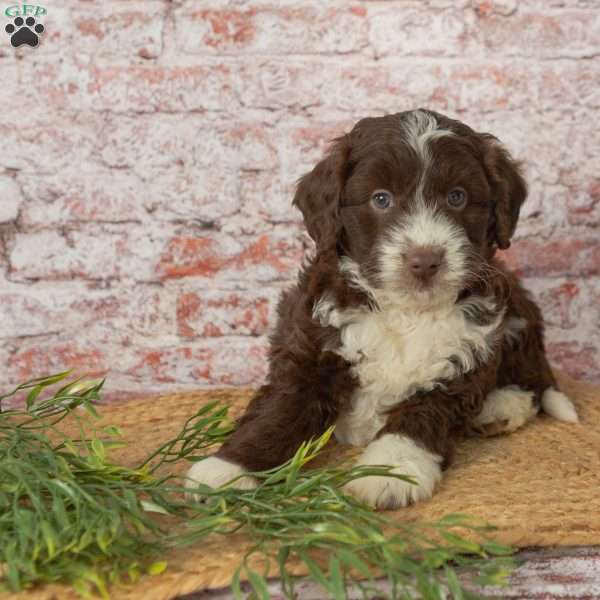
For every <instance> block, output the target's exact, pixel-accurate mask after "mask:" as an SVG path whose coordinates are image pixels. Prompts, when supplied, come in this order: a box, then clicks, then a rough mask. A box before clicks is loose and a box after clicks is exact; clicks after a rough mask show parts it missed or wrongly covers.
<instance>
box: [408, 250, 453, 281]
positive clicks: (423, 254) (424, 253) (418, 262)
mask: <svg viewBox="0 0 600 600" xmlns="http://www.w3.org/2000/svg"><path fill="white" fill-rule="evenodd" d="M445 254H446V253H445V251H444V249H443V248H438V247H430V246H420V247H418V248H414V249H413V250H411V251H410V252H409V253H408V255H407V257H406V262H407V265H408V268H409V270H410V272H411V273H412V275H413V276H414V277H415V278H416V279H418V280H419V281H421V282H422V283H429V282H430V281H431V280H432V279H433V278H434V276H435V275H436V273H437V272H438V271H439V270H440V269H441V268H442V265H443V264H444V259H445Z"/></svg>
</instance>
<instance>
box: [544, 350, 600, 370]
mask: <svg viewBox="0 0 600 600" xmlns="http://www.w3.org/2000/svg"><path fill="white" fill-rule="evenodd" d="M546 348H547V351H548V355H549V357H550V360H551V361H552V363H553V364H554V365H555V366H557V367H560V368H561V369H563V370H564V371H566V372H567V373H568V374H569V375H571V376H572V377H575V378H578V379H587V380H594V379H595V380H598V374H599V373H600V360H599V356H598V348H597V347H596V346H595V345H593V344H592V343H586V342H585V341H582V342H571V341H564V342H563V341H554V342H553V341H550V342H549V343H547V344H546Z"/></svg>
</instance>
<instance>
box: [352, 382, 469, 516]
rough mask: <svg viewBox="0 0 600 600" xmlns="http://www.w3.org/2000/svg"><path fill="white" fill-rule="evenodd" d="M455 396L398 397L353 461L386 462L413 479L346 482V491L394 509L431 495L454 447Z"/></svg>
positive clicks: (373, 478)
mask: <svg viewBox="0 0 600 600" xmlns="http://www.w3.org/2000/svg"><path fill="white" fill-rule="evenodd" d="M459 402H460V401H458V400H457V398H456V397H455V396H452V395H449V394H447V393H446V391H441V390H434V391H432V392H429V393H427V394H421V395H415V396H413V397H411V398H409V399H407V400H404V401H403V402H402V403H401V404H399V405H398V406H397V407H396V408H394V409H393V411H391V412H390V413H389V415H388V421H387V423H386V425H385V426H384V427H383V428H382V429H381V431H380V432H379V434H378V437H377V439H375V440H374V441H373V442H371V443H370V444H369V445H368V446H367V448H366V449H365V451H364V453H363V454H362V456H361V457H360V459H359V460H358V464H359V465H389V466H393V467H394V469H393V471H392V472H393V473H397V474H400V475H408V476H410V477H412V478H413V479H414V481H415V483H409V482H407V481H403V480H401V479H394V478H392V477H384V476H369V477H362V478H360V479H355V480H353V481H351V482H350V483H349V484H347V486H346V490H347V491H348V492H349V493H350V494H352V495H353V496H355V497H356V498H358V499H359V500H362V501H363V502H365V503H367V504H369V505H371V506H373V507H375V508H378V509H394V508H399V507H402V506H407V505H408V504H411V503H414V502H418V501H420V500H425V499H427V498H430V497H431V496H432V495H433V491H434V489H435V486H436V485H437V484H438V483H439V481H440V480H441V478H442V468H444V467H445V466H447V465H448V463H449V461H450V458H451V455H452V451H453V448H454V436H453V433H454V429H455V427H456V425H457V423H458V421H459V414H460V412H461V411H460V408H459V407H458V406H457V403H459Z"/></svg>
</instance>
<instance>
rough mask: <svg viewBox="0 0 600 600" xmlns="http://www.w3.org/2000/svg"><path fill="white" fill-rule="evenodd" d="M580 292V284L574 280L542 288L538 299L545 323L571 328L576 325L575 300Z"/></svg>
mask: <svg viewBox="0 0 600 600" xmlns="http://www.w3.org/2000/svg"><path fill="white" fill-rule="evenodd" d="M580 294H581V288H580V285H578V284H577V283H576V282H574V281H565V282H564V283H561V284H560V285H554V286H551V287H548V288H546V289H544V290H543V291H542V292H541V293H540V294H539V295H538V299H539V302H540V303H541V306H542V307H543V315H544V321H545V322H546V324H548V325H553V326H556V327H560V328H562V329H573V328H574V327H575V326H576V325H577V312H578V311H577V308H578V307H577V304H578V303H577V302H576V301H577V298H578V297H579V295H580ZM574 301H575V302H574Z"/></svg>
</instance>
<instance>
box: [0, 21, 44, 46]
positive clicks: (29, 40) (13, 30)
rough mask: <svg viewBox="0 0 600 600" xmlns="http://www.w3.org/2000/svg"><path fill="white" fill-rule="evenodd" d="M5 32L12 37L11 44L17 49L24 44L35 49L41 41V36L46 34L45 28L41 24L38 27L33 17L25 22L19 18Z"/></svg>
mask: <svg viewBox="0 0 600 600" xmlns="http://www.w3.org/2000/svg"><path fill="white" fill-rule="evenodd" d="M13 23H14V24H13ZM5 30H6V33H8V35H10V43H11V44H12V45H13V46H14V47H15V48H17V47H18V46H22V45H23V44H27V45H28V46H32V47H35V46H37V45H38V42H39V41H40V38H39V35H40V34H41V33H43V32H44V26H43V25H42V24H41V23H38V24H37V25H36V24H35V19H34V18H33V17H27V20H25V21H24V20H23V19H22V18H21V17H17V18H16V19H15V20H14V21H13V22H12V23H9V24H8V25H7V26H6V27H5Z"/></svg>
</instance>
